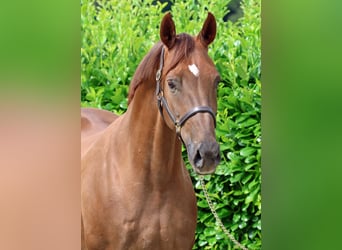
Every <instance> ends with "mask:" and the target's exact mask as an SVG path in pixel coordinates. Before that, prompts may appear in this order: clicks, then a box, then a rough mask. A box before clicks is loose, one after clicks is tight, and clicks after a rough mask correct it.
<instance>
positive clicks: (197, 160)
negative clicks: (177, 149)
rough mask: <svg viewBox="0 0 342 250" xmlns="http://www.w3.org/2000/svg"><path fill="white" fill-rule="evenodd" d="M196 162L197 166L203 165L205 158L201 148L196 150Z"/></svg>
mask: <svg viewBox="0 0 342 250" xmlns="http://www.w3.org/2000/svg"><path fill="white" fill-rule="evenodd" d="M194 163H195V166H196V167H198V168H201V167H203V158H202V156H201V154H200V152H199V150H197V152H196V155H195V158H194Z"/></svg>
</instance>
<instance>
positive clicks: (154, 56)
mask: <svg viewBox="0 0 342 250" xmlns="http://www.w3.org/2000/svg"><path fill="white" fill-rule="evenodd" d="M163 46H164V45H163V43H162V42H158V43H156V44H155V45H154V46H153V47H152V49H151V50H150V52H149V53H148V54H147V55H146V56H145V57H144V58H143V60H142V61H141V62H140V64H139V66H138V68H137V70H136V71H135V73H134V76H133V79H132V82H131V84H130V87H129V93H128V104H130V102H131V101H132V99H133V97H134V93H135V90H136V89H137V88H138V87H139V85H140V84H142V83H143V82H147V83H149V84H152V83H155V82H156V79H155V78H156V73H157V70H158V68H159V62H160V55H161V50H162V47H163ZM194 47H195V41H194V38H193V37H192V36H190V35H188V34H185V33H181V34H178V35H177V36H176V42H175V45H174V46H173V47H172V49H171V50H174V51H175V55H174V56H173V58H172V61H171V62H170V67H168V68H164V69H163V75H164V74H165V73H164V72H166V74H167V72H169V71H170V70H172V69H173V68H174V67H175V66H176V65H177V64H178V63H179V62H180V61H181V60H183V59H184V58H187V57H189V54H190V53H191V52H192V51H193V50H194Z"/></svg>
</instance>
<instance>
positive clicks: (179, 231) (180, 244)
mask: <svg viewBox="0 0 342 250" xmlns="http://www.w3.org/2000/svg"><path fill="white" fill-rule="evenodd" d="M136 202H138V201H137V200H135V202H133V204H134V203H136ZM138 203H139V205H137V204H134V206H135V208H133V207H134V206H130V205H127V204H126V210H125V211H124V212H123V213H122V214H121V216H120V217H121V219H120V222H119V223H118V225H119V226H118V227H116V229H117V233H118V234H119V235H120V237H119V238H120V239H122V240H123V242H122V243H123V245H124V246H125V247H124V248H125V249H191V246H192V244H193V241H194V234H195V229H196V217H197V212H196V202H195V198H194V197H191V198H190V197H188V199H186V200H185V199H184V200H183V199H182V197H178V198H173V199H169V198H165V197H164V198H163V196H162V195H155V197H154V196H152V195H145V197H144V199H143V200H140V201H139V202H138ZM133 204H131V205H133Z"/></svg>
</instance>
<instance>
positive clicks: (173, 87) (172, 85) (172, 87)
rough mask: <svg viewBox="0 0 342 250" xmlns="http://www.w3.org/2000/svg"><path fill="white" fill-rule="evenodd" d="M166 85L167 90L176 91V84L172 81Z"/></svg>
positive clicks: (168, 81)
mask: <svg viewBox="0 0 342 250" xmlns="http://www.w3.org/2000/svg"><path fill="white" fill-rule="evenodd" d="M167 84H168V85H169V88H170V89H171V90H175V89H176V83H175V81H174V80H172V79H169V80H167Z"/></svg>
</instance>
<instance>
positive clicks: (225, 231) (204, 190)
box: [199, 175, 248, 250]
mask: <svg viewBox="0 0 342 250" xmlns="http://www.w3.org/2000/svg"><path fill="white" fill-rule="evenodd" d="M199 179H200V182H201V186H202V189H203V192H204V196H205V198H206V200H207V202H208V205H209V207H210V210H211V212H212V213H213V215H214V217H215V219H216V222H217V223H218V224H219V225H220V227H221V229H222V230H223V232H224V233H225V235H226V236H227V237H228V238H229V239H230V240H231V241H232V242H234V244H235V245H236V246H238V247H239V248H240V249H242V250H248V249H247V248H246V247H245V246H243V245H242V244H241V243H240V242H238V241H237V240H236V239H235V238H234V236H233V235H232V234H230V233H229V232H228V230H227V228H226V227H225V226H224V225H223V223H222V221H221V219H220V218H219V216H218V215H217V213H216V210H215V208H214V205H213V203H212V201H211V199H210V197H209V194H208V191H207V189H206V187H205V183H204V178H203V176H202V175H200V176H199Z"/></svg>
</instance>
